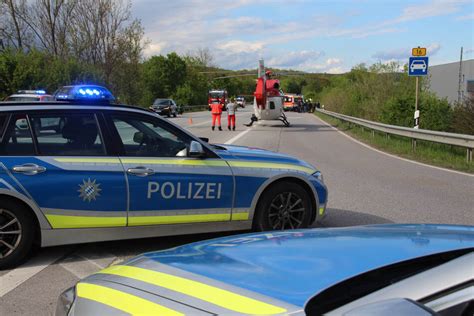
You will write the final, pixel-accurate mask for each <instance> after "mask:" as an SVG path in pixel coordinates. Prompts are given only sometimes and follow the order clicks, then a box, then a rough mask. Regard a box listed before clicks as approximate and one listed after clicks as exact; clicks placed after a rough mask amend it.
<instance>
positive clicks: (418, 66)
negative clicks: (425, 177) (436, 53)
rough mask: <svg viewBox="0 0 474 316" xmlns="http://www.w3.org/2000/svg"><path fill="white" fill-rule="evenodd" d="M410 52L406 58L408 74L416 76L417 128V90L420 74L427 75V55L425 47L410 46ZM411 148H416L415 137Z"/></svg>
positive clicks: (417, 123)
mask: <svg viewBox="0 0 474 316" xmlns="http://www.w3.org/2000/svg"><path fill="white" fill-rule="evenodd" d="M411 54H412V55H413V56H412V57H410V59H409V60H408V75H409V76H414V77H416V83H415V114H414V116H413V119H414V120H413V125H414V126H413V127H414V128H415V129H418V127H419V126H420V111H419V110H418V90H419V81H420V76H427V75H428V57H427V56H426V48H424V47H420V46H418V47H416V48H412V50H411ZM412 146H413V150H416V139H413V140H412Z"/></svg>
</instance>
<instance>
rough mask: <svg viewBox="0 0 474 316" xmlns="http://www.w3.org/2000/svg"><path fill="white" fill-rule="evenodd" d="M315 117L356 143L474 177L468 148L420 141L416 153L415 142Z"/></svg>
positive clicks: (338, 121) (472, 163)
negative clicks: (345, 134) (467, 159)
mask: <svg viewBox="0 0 474 316" xmlns="http://www.w3.org/2000/svg"><path fill="white" fill-rule="evenodd" d="M315 115H316V116H317V117H319V118H320V119H322V120H324V121H326V122H327V123H329V124H331V125H332V126H334V127H336V128H338V129H339V130H341V131H343V132H344V133H347V134H349V135H350V136H352V137H354V138H355V139H357V140H360V141H362V142H364V143H366V144H368V145H370V146H372V147H374V148H377V149H380V150H382V151H385V152H387V153H390V154H394V155H397V156H400V157H403V158H407V159H411V160H415V161H419V162H423V163H426V164H430V165H434V166H438V167H443V168H450V169H454V170H459V171H464V172H469V173H474V162H470V163H468V162H467V161H466V149H465V148H462V147H457V146H451V145H445V144H437V143H432V142H427V141H422V140H417V141H416V151H413V149H412V140H411V139H409V138H407V137H401V136H396V135H389V136H387V135H386V134H385V133H380V132H377V131H375V132H374V133H373V134H372V130H369V129H367V128H363V127H360V126H357V125H355V124H350V123H347V122H344V121H341V120H339V119H336V118H333V117H331V116H328V115H326V114H323V113H320V112H315Z"/></svg>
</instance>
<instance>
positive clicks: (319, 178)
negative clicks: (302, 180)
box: [313, 171, 324, 182]
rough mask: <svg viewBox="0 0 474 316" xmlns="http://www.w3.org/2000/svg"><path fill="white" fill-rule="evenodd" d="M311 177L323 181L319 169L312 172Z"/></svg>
mask: <svg viewBox="0 0 474 316" xmlns="http://www.w3.org/2000/svg"><path fill="white" fill-rule="evenodd" d="M313 177H315V178H316V179H318V180H319V181H321V182H324V177H323V174H322V173H321V171H316V172H315V173H313Z"/></svg>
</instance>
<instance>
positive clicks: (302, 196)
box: [253, 181, 313, 231]
mask: <svg viewBox="0 0 474 316" xmlns="http://www.w3.org/2000/svg"><path fill="white" fill-rule="evenodd" d="M312 212H313V210H312V207H311V201H310V196H309V194H308V192H306V190H305V189H304V188H303V187H302V186H301V185H299V184H298V183H295V182H290V181H282V182H277V183H275V184H273V185H271V186H270V187H269V188H267V189H266V190H265V191H264V193H263V194H262V196H261V197H260V200H259V202H258V204H257V209H256V213H255V216H254V223H253V229H254V230H257V231H266V230H283V229H297V228H306V227H308V226H309V224H310V221H311V217H312Z"/></svg>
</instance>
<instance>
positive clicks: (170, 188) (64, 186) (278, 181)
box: [0, 85, 328, 268]
mask: <svg viewBox="0 0 474 316" xmlns="http://www.w3.org/2000/svg"><path fill="white" fill-rule="evenodd" d="M55 97H56V99H57V100H61V101H56V102H42V103H39V102H23V103H22V102H4V103H3V105H2V106H1V107H0V130H1V131H0V132H1V133H2V135H3V139H2V142H1V143H0V268H5V267H7V266H12V265H15V264H18V262H20V261H21V260H22V259H23V258H25V257H26V256H27V254H28V253H29V252H30V249H31V248H32V246H33V244H39V245H40V246H44V247H45V246H54V245H63V244H73V243H85V242H94V241H106V240H119V239H130V238H144V237H152V236H165V235H176V234H191V233H202V232H212V231H232V230H245V229H255V230H272V229H280V230H281V229H291V228H302V227H307V226H309V225H310V224H311V223H313V222H314V221H316V220H320V219H322V218H323V217H324V215H325V213H326V212H325V210H326V203H327V196H328V194H327V188H326V186H325V184H324V181H323V177H322V175H321V172H320V171H318V170H317V169H316V168H315V167H313V166H311V165H310V164H308V163H306V162H304V161H302V160H300V159H298V158H295V157H291V156H288V155H284V154H280V153H274V152H270V151H266V150H260V149H255V148H246V147H239V146H231V145H212V144H209V143H207V142H205V141H203V140H202V139H200V138H198V137H196V136H194V135H192V134H190V133H189V132H187V131H186V130H184V129H182V128H180V127H178V126H176V125H175V124H173V123H171V122H170V121H168V120H165V119H163V118H161V117H160V116H159V115H157V114H156V113H153V112H151V111H148V110H145V109H142V108H137V107H131V106H124V105H117V104H113V103H111V102H113V100H114V97H113V96H112V94H111V93H110V92H109V91H108V90H106V89H105V88H102V87H98V86H90V85H88V86H84V85H81V86H68V87H65V88H61V89H59V90H58V92H57V93H56V95H55ZM22 120H26V122H28V123H27V124H26V125H25V126H23V128H20V127H19V125H18V122H19V121H22ZM43 120H49V121H53V120H54V121H57V122H61V121H62V122H64V124H63V125H62V126H61V127H60V128H58V129H48V130H43V129H36V126H38V123H37V122H38V121H41V122H42V121H43Z"/></svg>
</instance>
